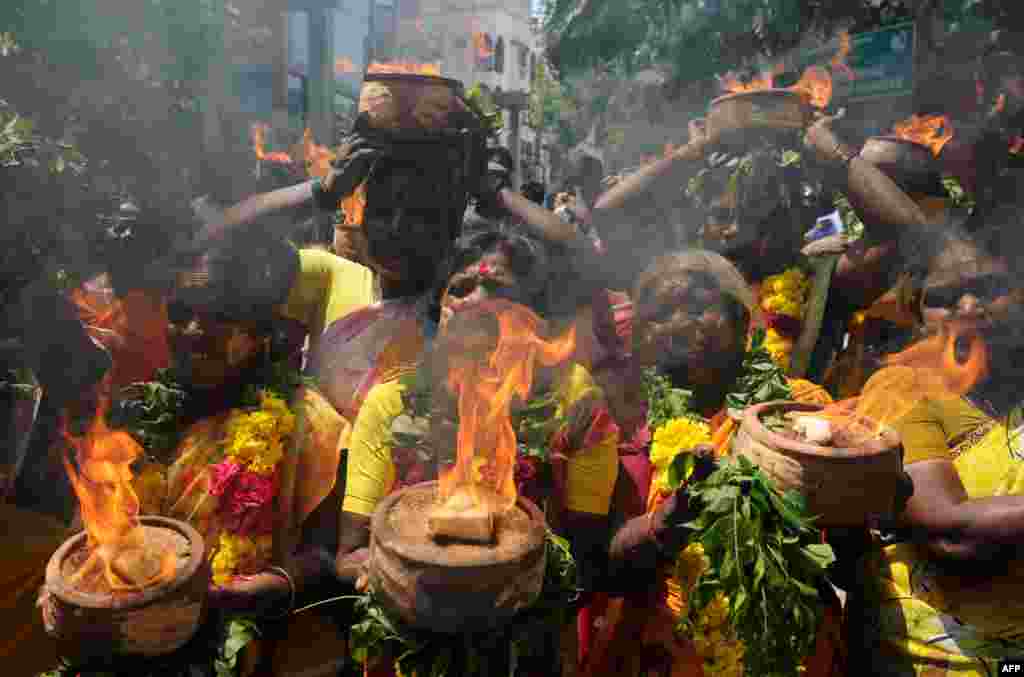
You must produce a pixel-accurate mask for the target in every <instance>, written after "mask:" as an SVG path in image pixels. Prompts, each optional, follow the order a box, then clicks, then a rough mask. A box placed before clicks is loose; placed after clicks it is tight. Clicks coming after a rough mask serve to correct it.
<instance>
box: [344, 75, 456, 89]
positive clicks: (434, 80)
mask: <svg viewBox="0 0 1024 677" xmlns="http://www.w3.org/2000/svg"><path fill="white" fill-rule="evenodd" d="M387 80H400V81H403V82H410V83H412V82H418V83H421V84H431V85H445V86H447V87H449V88H451V89H453V90H455V91H456V92H461V91H462V89H463V85H462V81H461V80H456V79H455V78H446V77H443V76H441V75H425V74H422V73H367V74H366V75H365V76H363V82H364V83H366V82H381V81H387Z"/></svg>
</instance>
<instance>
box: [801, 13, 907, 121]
mask: <svg viewBox="0 0 1024 677" xmlns="http://www.w3.org/2000/svg"><path fill="white" fill-rule="evenodd" d="M850 37H851V42H852V45H851V46H852V50H851V52H850V54H849V56H848V57H847V58H846V62H847V64H848V65H849V66H850V68H851V69H852V70H853V75H854V77H853V78H852V79H851V78H850V77H848V75H846V74H845V73H843V72H842V69H839V70H836V69H833V71H832V77H833V83H834V90H833V101H835V102H837V103H843V102H854V101H863V100H865V99H873V98H876V97H884V96H906V95H909V94H910V93H911V91H912V90H913V88H914V24H913V23H902V24H894V25H892V26H887V27H886V28H883V29H881V30H877V31H871V32H870V33H856V34H854V35H851V36H850ZM837 42H838V41H837V40H833V41H832V42H831V43H830V44H829V46H828V47H825V48H822V49H816V50H814V51H812V52H810V53H809V54H807V55H806V57H805V58H806V59H807V62H808V63H817V64H819V65H824V64H827V63H828V62H829V60H830V59H831V58H832V56H833V55H834V54H835V52H836V48H837Z"/></svg>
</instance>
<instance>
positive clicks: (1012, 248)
mask: <svg viewBox="0 0 1024 677" xmlns="http://www.w3.org/2000/svg"><path fill="white" fill-rule="evenodd" d="M1020 237H1021V236H1020V234H1019V225H1018V216H1017V209H1016V207H1015V206H1009V207H1004V208H1002V209H1000V210H998V211H997V212H996V213H994V214H993V215H992V217H991V218H990V219H989V222H988V223H987V224H986V227H985V228H984V229H983V230H982V231H981V232H979V233H976V234H974V235H973V236H971V235H967V234H965V233H963V232H960V231H956V230H944V231H941V232H928V233H925V234H924V236H923V237H920V236H919V237H915V238H913V240H912V241H911V242H910V243H908V246H913V247H914V248H915V249H916V251H917V252H918V254H919V257H918V258H917V260H916V261H915V262H914V263H915V265H914V267H913V268H912V269H911V280H912V289H913V292H914V293H912V294H909V295H908V300H910V302H911V303H912V304H913V307H914V309H915V310H916V311H917V315H918V319H919V320H920V321H921V324H922V327H923V329H924V331H925V332H927V333H935V332H939V331H941V330H942V329H943V328H944V327H949V326H952V325H954V324H955V326H956V328H957V329H958V330H959V331H961V332H964V333H963V334H962V335H963V336H964V337H965V338H966V337H967V336H968V335H969V333H974V334H976V335H977V336H979V337H981V338H982V339H983V340H984V342H985V344H986V346H987V348H988V353H989V360H988V362H989V369H988V371H989V374H990V377H989V379H988V380H987V382H986V383H984V384H982V385H981V387H982V389H984V390H986V391H988V393H987V395H986V397H988V398H989V399H991V400H992V401H993V402H998V403H999V404H998V405H997V406H998V407H999V408H1002V407H1003V406H1006V405H1009V404H1014V403H1016V402H1017V401H1018V400H1019V392H1020V386H1021V385H1024V279H1022V278H1021V272H1022V271H1021V268H1020V266H1021V264H1020V263H1018V261H1019V260H1020V258H1021V256H1020V254H1019V252H1021V246H1020V242H1019V240H1020ZM969 347H970V346H969V343H968V342H967V341H958V345H957V355H958V359H961V360H963V359H966V353H967V351H968V349H969Z"/></svg>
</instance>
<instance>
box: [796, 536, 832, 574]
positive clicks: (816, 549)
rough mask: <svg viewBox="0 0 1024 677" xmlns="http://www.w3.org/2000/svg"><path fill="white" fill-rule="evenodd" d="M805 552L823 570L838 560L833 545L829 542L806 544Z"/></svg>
mask: <svg viewBox="0 0 1024 677" xmlns="http://www.w3.org/2000/svg"><path fill="white" fill-rule="evenodd" d="M804 553H806V554H807V556H808V557H810V558H811V560H812V561H814V563H815V564H816V565H817V566H818V567H820V568H821V569H822V570H824V569H827V568H828V567H829V566H831V565H832V563H833V562H835V561H836V554H835V552H833V551H832V546H830V545H828V544H827V543H812V544H811V545H806V546H804Z"/></svg>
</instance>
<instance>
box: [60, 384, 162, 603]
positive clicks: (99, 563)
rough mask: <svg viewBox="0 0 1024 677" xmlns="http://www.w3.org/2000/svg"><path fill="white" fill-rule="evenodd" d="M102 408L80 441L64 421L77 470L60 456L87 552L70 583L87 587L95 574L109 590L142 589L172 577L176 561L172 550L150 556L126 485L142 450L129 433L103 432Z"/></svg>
mask: <svg viewBox="0 0 1024 677" xmlns="http://www.w3.org/2000/svg"><path fill="white" fill-rule="evenodd" d="M107 405H108V400H107V398H106V397H105V396H104V397H101V399H100V406H99V408H98V409H97V411H96V414H95V417H94V418H93V421H92V423H91V424H90V425H89V428H88V430H87V431H86V433H85V435H84V436H82V437H75V436H74V435H72V434H71V433H70V432H69V431H68V430H67V427H66V421H65V427H64V430H63V433H64V437H65V439H67V441H68V443H69V444H70V446H71V448H72V449H73V450H74V452H75V460H76V463H77V468H78V469H77V470H76V463H72V462H71V459H69V458H68V455H67V454H65V457H64V469H65V470H66V471H67V474H68V479H69V480H70V482H71V486H72V488H73V489H74V491H75V496H77V497H78V503H79V505H80V507H81V514H82V522H83V523H84V525H85V531H86V534H87V537H88V541H87V542H88V548H89V555H88V557H87V558H86V560H85V562H83V563H82V565H81V566H80V567H79V568H78V570H77V571H76V572H75V574H74V576H73V577H72V578H71V579H70V580H69V583H71V584H72V585H75V584H79V583H80V582H81V583H88V582H89V578H90V577H93V576H94V574H96V573H97V571H98V572H99V573H100V574H101V576H102V578H101V579H100V580H101V581H102V582H105V583H106V585H107V586H108V588H109V590H111V591H131V590H141V589H143V588H145V587H148V586H152V585H155V584H157V583H160V582H162V581H165V580H168V579H170V578H172V577H173V576H174V573H175V568H176V562H177V558H176V555H175V554H174V552H173V551H171V550H166V551H164V552H163V553H153V552H151V551H150V550H149V549H148V548H147V547H146V545H147V544H146V539H145V534H144V532H143V529H142V527H141V525H140V523H139V499H138V496H136V494H135V491H134V490H133V489H132V482H131V480H132V471H131V464H132V461H134V460H135V458H136V457H137V456H138V455H139V454H140V453H141V452H142V447H140V446H139V444H138V443H137V442H136V441H135V440H134V439H132V436H131V435H129V434H128V433H126V432H123V431H117V430H110V429H109V428H107V425H106V422H105V420H104V418H105V414H106V410H107Z"/></svg>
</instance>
